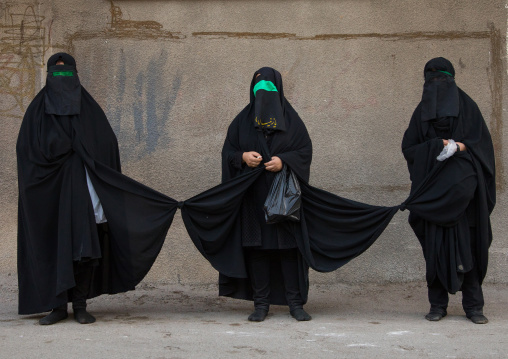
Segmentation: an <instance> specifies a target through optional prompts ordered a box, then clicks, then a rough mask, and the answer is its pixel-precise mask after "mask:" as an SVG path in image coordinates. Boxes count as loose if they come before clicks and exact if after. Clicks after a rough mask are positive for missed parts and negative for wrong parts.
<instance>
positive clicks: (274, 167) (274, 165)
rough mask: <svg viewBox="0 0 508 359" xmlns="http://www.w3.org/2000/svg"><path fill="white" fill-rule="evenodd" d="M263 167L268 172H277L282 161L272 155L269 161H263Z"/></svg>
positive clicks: (280, 167)
mask: <svg viewBox="0 0 508 359" xmlns="http://www.w3.org/2000/svg"><path fill="white" fill-rule="evenodd" d="M265 168H266V170H267V171H270V172H279V171H280V170H281V169H282V161H281V159H280V158H279V157H277V156H273V157H272V159H271V160H270V161H268V162H266V163H265Z"/></svg>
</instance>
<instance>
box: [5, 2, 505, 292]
mask: <svg viewBox="0 0 508 359" xmlns="http://www.w3.org/2000/svg"><path fill="white" fill-rule="evenodd" d="M505 6H506V1H500V0H490V1H489V0H483V1H478V0H464V1H455V0H429V1H416V0H408V1H396V0H380V1H374V0H372V1H367V0H356V1H325V0H306V1H278V0H269V1H268V0H266V1H250V0H223V1H214V0H202V1H193V0H181V1H171V0H166V1H148V0H145V1H141V0H138V1H120V0H118V1H114V2H110V1H105V0H88V1H86V2H83V1H77V0H66V1H63V0H51V1H46V2H38V1H30V0H20V1H15V2H11V1H8V0H7V1H4V2H2V4H0V36H1V37H2V40H1V42H0V80H1V84H0V86H1V87H0V91H1V97H0V99H1V100H0V118H1V121H2V127H1V128H2V130H1V132H0V136H1V141H0V161H1V166H0V176H1V177H0V180H1V183H0V199H1V203H2V206H1V208H0V273H2V274H12V275H15V273H16V217H17V187H16V186H17V178H16V162H15V141H16V137H17V133H18V129H19V125H20V123H21V119H22V116H23V113H24V111H25V109H26V107H27V105H28V104H29V103H30V101H31V99H32V98H33V96H34V95H35V94H36V93H37V91H38V90H39V89H40V88H41V87H42V86H43V85H44V82H45V60H47V58H49V56H50V55H51V54H53V53H55V52H57V51H62V50H63V51H67V52H69V53H71V54H72V55H74V56H75V58H76V60H77V63H78V71H79V76H80V79H81V82H82V84H83V85H84V86H85V87H86V88H87V89H88V90H89V92H90V93H91V94H92V96H94V97H95V99H97V101H98V102H99V103H100V104H101V106H102V107H103V108H104V110H105V112H106V114H107V116H108V118H109V120H110V122H111V124H112V126H113V129H114V130H115V132H116V134H117V136H118V139H119V143H120V151H121V157H122V163H123V169H124V173H125V174H127V175H128V176H131V177H133V178H134V179H136V180H138V181H140V182H143V183H145V184H146V185H148V186H150V187H153V188H155V189H157V190H159V191H161V192H163V193H166V194H167V195H169V196H171V197H173V198H175V199H178V200H184V199H187V198H189V197H191V196H192V195H194V194H197V193H199V192H201V191H203V190H205V189H207V188H209V187H211V186H213V185H215V184H217V183H219V181H220V151H221V147H222V143H223V141H224V137H225V133H226V129H227V126H228V125H229V123H230V122H231V120H232V119H233V118H234V116H235V115H236V114H237V113H238V112H239V111H240V110H241V109H242V108H243V107H244V106H245V105H246V104H247V102H248V99H249V93H248V91H249V84H250V79H251V77H252V74H253V72H254V71H255V70H257V69H258V68H259V67H261V66H272V67H274V68H276V69H278V70H279V71H280V72H281V73H282V75H283V79H284V89H285V94H286V97H287V98H288V100H289V101H290V102H291V103H292V104H293V106H294V107H295V109H296V110H297V111H298V112H299V114H300V116H301V117H302V119H303V120H304V121H305V123H306V125H307V127H308V130H309V132H310V135H311V137H312V139H313V144H314V162H313V164H312V173H311V183H312V184H313V185H315V186H318V187H320V188H323V189H326V190H328V191H331V192H333V193H336V194H339V195H341V196H344V197H347V198H351V199H355V200H359V201H364V202H367V203H371V204H378V205H396V204H399V203H400V202H402V201H403V200H404V199H405V198H406V196H407V194H408V192H409V176H408V173H407V169H406V164H405V161H404V159H403V156H402V153H401V151H400V142H401V139H402V135H403V133H404V130H405V129H406V127H407V124H408V122H409V119H410V117H411V114H412V112H413V110H414V108H415V106H416V105H417V103H418V102H419V100H420V98H421V91H422V85H423V67H424V64H425V63H426V61H427V60H429V59H430V58H432V57H436V56H444V57H446V58H448V59H450V60H451V61H452V62H453V64H454V65H455V69H456V73H457V74H456V80H457V83H458V85H459V86H460V87H461V88H462V89H464V90H465V91H466V92H467V93H468V94H469V95H470V96H471V97H472V98H473V99H475V100H476V101H477V103H478V105H479V107H480V109H481V110H482V112H483V115H484V117H485V119H486V121H487V123H488V125H489V127H490V129H491V132H492V136H493V138H494V142H495V147H496V155H497V169H498V189H499V190H498V205H497V207H496V209H495V211H494V215H493V218H492V222H493V231H494V243H493V244H492V247H491V257H490V258H491V260H490V267H489V273H488V275H487V281H489V282H502V283H508V277H507V276H506V275H504V274H505V273H506V272H508V239H507V234H508V233H507V231H508V226H507V225H506V223H505V220H503V218H505V219H506V218H507V217H508V210H507V206H506V204H507V203H508V202H507V194H506V177H505V174H504V168H505V167H506V165H507V160H508V154H506V153H505V151H504V149H503V143H505V142H506V136H507V134H506V131H503V124H504V122H505V120H506V116H507V114H506V111H505V110H504V109H503V104H504V103H505V102H506V45H505V39H506V29H507V25H506V21H507V15H506V8H505ZM407 215H408V213H407V212H401V213H398V214H397V215H396V216H395V218H394V219H393V220H392V223H391V224H390V225H389V226H388V228H387V230H386V231H385V232H384V234H383V235H382V236H381V237H380V238H379V239H378V241H377V242H376V243H375V244H374V245H373V246H372V247H371V248H370V249H369V250H368V251H367V252H366V253H364V254H363V255H362V256H361V257H359V258H357V259H355V260H354V261H352V262H351V263H350V264H348V265H347V266H345V267H344V268H342V269H340V270H338V271H336V272H333V273H329V274H319V273H312V275H311V281H312V282H313V283H334V282H377V283H385V282H405V281H416V280H423V279H424V262H423V256H422V253H421V249H420V246H419V244H418V242H417V240H416V238H415V236H414V235H413V233H412V231H411V229H410V227H409V225H408V224H407ZM216 277H217V276H216V272H215V271H214V270H213V269H212V268H211V267H210V265H209V264H208V263H207V262H206V260H204V259H203V258H202V257H201V256H200V255H199V253H198V252H197V250H196V249H195V248H194V247H193V244H192V243H191V241H190V239H189V237H188V236H187V233H186V231H185V228H184V226H183V223H182V220H181V217H180V214H179V213H178V214H177V215H176V218H175V221H174V223H173V225H172V227H171V228H170V230H169V234H168V237H167V240H166V243H165V245H164V247H163V249H162V252H161V254H160V256H159V258H158V260H157V262H156V263H155V265H154V267H153V269H152V270H151V272H150V273H149V275H148V276H147V278H146V279H145V281H148V282H169V283H175V282H181V283H198V284H199V283H214V282H215V281H216Z"/></svg>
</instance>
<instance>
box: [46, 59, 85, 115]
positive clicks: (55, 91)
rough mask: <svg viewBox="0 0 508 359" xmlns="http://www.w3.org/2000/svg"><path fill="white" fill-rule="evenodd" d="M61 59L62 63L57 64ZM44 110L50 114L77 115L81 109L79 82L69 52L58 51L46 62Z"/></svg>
mask: <svg viewBox="0 0 508 359" xmlns="http://www.w3.org/2000/svg"><path fill="white" fill-rule="evenodd" d="M57 61H63V63H64V65H57V64H56V63H57ZM47 69H48V75H47V77H46V90H45V94H44V105H45V106H44V111H45V112H46V113H47V114H50V115H78V114H79V112H80V110H81V83H80V82H79V77H78V71H77V69H76V61H75V60H74V58H73V57H72V56H70V55H69V54H66V53H63V52H60V53H57V54H54V55H53V56H51V57H50V58H49V60H48V63H47Z"/></svg>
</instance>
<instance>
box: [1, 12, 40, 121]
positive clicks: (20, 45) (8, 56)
mask: <svg viewBox="0 0 508 359" xmlns="http://www.w3.org/2000/svg"><path fill="white" fill-rule="evenodd" d="M43 21H44V17H43V16H40V15H38V13H37V10H36V8H35V7H34V6H33V5H31V4H29V3H20V2H12V3H11V2H6V3H3V4H0V98H1V99H2V100H1V102H0V104H1V105H0V115H1V116H2V117H4V118H5V117H11V118H12V117H14V118H20V117H22V115H23V113H24V112H25V110H26V107H27V106H28V104H29V103H30V101H31V100H32V98H33V97H34V96H35V91H36V79H37V70H38V69H40V68H41V67H43V66H44V56H45V51H46V49H47V46H48V35H47V31H46V29H45V27H44V26H43V24H42V23H43Z"/></svg>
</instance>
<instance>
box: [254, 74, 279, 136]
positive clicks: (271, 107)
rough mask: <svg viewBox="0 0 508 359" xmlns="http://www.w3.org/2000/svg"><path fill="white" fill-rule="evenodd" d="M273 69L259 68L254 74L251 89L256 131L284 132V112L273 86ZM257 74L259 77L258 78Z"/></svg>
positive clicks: (275, 87)
mask: <svg viewBox="0 0 508 359" xmlns="http://www.w3.org/2000/svg"><path fill="white" fill-rule="evenodd" d="M273 71H274V70H273V69H270V68H265V67H264V68H261V69H259V70H258V71H257V72H256V75H255V76H257V77H255V79H254V86H253V88H252V91H253V94H254V126H255V127H256V128H258V129H262V130H268V131H275V130H281V131H284V130H285V121H284V111H283V109H282V104H281V99H280V93H279V90H278V89H277V86H276V85H275V82H276V80H275V74H274V72H273ZM258 74H259V76H258Z"/></svg>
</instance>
